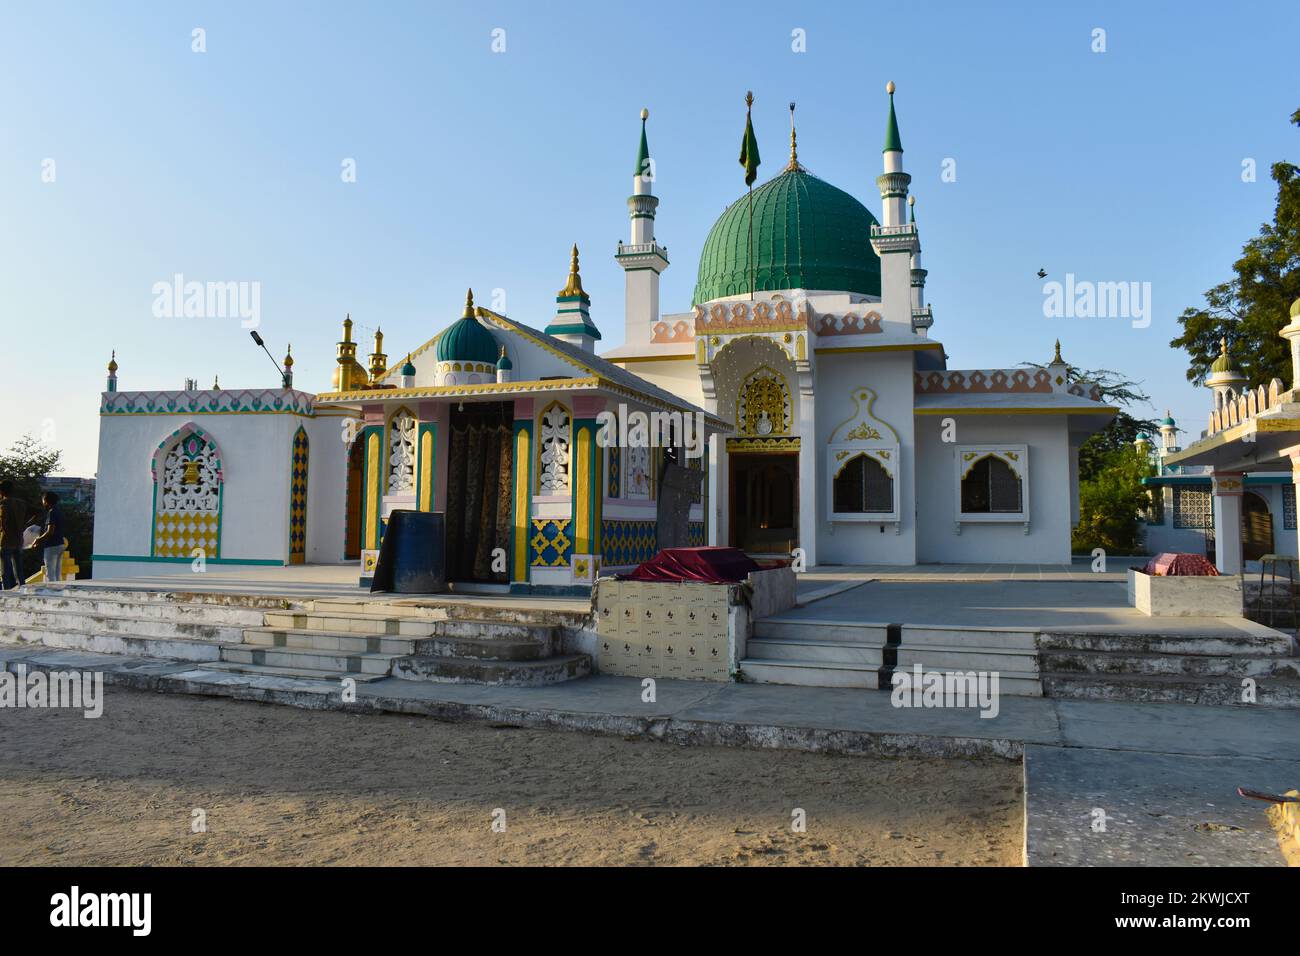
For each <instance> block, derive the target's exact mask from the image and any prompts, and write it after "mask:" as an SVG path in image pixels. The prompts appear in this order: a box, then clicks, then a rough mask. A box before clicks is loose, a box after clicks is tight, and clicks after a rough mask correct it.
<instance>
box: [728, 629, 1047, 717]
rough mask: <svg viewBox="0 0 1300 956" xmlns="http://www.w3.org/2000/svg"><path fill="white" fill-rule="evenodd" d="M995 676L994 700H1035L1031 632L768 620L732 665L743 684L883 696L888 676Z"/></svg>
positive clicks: (1037, 688) (1039, 688) (1038, 689)
mask: <svg viewBox="0 0 1300 956" xmlns="http://www.w3.org/2000/svg"><path fill="white" fill-rule="evenodd" d="M917 664H919V665H921V669H922V670H923V671H925V672H930V671H942V672H949V671H961V672H963V673H967V672H970V671H985V672H992V671H996V672H997V673H998V675H999V678H998V681H999V689H1000V691H1001V693H1005V694H1015V695H1021V696H1031V697H1038V696H1041V694H1042V685H1041V683H1040V682H1039V677H1038V661H1037V652H1036V650H1035V645H1034V633H1033V632H1032V631H1008V630H995V629H991V628H975V627H913V626H910V625H896V624H892V625H891V624H869V623H862V622H857V621H818V620H809V619H807V618H803V617H800V616H798V615H779V614H778V615H775V616H773V617H769V618H764V619H762V620H760V621H757V622H756V623H755V625H754V633H753V636H751V637H750V639H749V642H748V645H747V646H746V649H745V657H744V659H743V660H741V662H740V668H741V671H742V672H743V673H744V676H745V679H746V680H751V681H756V682H758V683H767V684H797V685H801V686H805V687H861V688H866V689H872V690H890V689H892V687H893V684H892V676H893V674H894V672H895V671H899V670H905V671H911V670H912V668H913V667H914V666H915V665H917Z"/></svg>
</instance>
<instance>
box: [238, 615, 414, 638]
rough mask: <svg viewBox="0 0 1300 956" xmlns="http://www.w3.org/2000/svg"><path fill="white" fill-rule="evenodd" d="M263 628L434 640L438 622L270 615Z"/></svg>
mask: <svg viewBox="0 0 1300 956" xmlns="http://www.w3.org/2000/svg"><path fill="white" fill-rule="evenodd" d="M262 623H263V625H264V626H266V627H271V628H279V629H282V630H284V629H287V630H295V631H326V632H331V633H344V634H367V635H375V636H389V637H411V638H414V637H430V636H432V635H433V634H434V633H436V630H435V622H433V621H430V620H421V619H418V618H395V617H381V616H379V615H375V614H342V613H334V612H328V613H323V612H320V611H267V612H266V616H265V619H264V620H263V622H262Z"/></svg>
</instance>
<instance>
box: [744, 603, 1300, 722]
mask: <svg viewBox="0 0 1300 956" xmlns="http://www.w3.org/2000/svg"><path fill="white" fill-rule="evenodd" d="M1294 654H1295V652H1294V650H1293V647H1292V638H1291V637H1290V636H1289V635H1287V634H1283V633H1279V632H1276V631H1271V630H1268V629H1265V628H1256V629H1255V632H1254V633H1251V632H1248V631H1245V630H1241V629H1238V628H1235V627H1233V626H1231V625H1226V624H1225V626H1224V628H1223V631H1222V632H1221V633H1219V634H1215V635H1209V636H1206V635H1196V636H1191V635H1184V636H1177V635H1171V634H1161V633H1150V634H1134V633H1117V632H1113V631H1112V632H1105V631H1096V632H1088V633H1072V632H1065V631H1059V630H1048V631H1035V630H1012V629H998V628H986V627H919V626H912V625H907V624H904V625H887V624H870V623H864V622H856V621H826V620H814V619H809V618H806V617H804V616H802V615H800V614H798V613H797V612H795V613H789V614H784V615H776V616H773V617H769V618H765V619H763V620H760V621H758V622H756V623H755V625H754V631H753V636H752V637H751V638H750V639H749V643H748V646H747V648H746V652H745V657H744V658H743V659H742V660H741V662H740V668H741V671H742V673H743V675H744V679H745V680H750V681H755V682H759V683H769V684H798V685H803V686H808V687H860V688H866V689H878V690H889V689H891V687H892V683H891V680H892V676H893V674H894V673H895V672H898V671H909V672H910V671H911V670H912V669H913V667H914V666H915V665H918V664H919V665H920V666H921V669H922V671H923V672H926V673H928V672H932V671H939V672H944V673H947V672H954V671H957V672H962V673H969V672H971V671H975V672H986V673H993V672H996V673H997V674H998V684H999V691H1000V693H1003V694H1012V695H1018V696H1031V697H1037V696H1046V697H1058V698H1076V699H1089V700H1132V701H1172V702H1180V703H1197V704H1241V703H1243V701H1242V691H1243V684H1242V681H1243V680H1244V679H1246V678H1251V679H1252V680H1253V681H1254V682H1255V684H1254V687H1255V692H1256V693H1255V703H1256V705H1262V706H1267V707H1300V658H1298V657H1296V656H1294Z"/></svg>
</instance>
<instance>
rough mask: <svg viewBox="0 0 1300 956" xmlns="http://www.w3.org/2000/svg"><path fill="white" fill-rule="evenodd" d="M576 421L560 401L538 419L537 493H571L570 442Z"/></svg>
mask: <svg viewBox="0 0 1300 956" xmlns="http://www.w3.org/2000/svg"><path fill="white" fill-rule="evenodd" d="M571 424H572V419H571V417H570V415H569V410H568V409H567V408H565V407H564V406H563V405H561V404H560V403H559V402H553V403H552V404H550V405H548V406H547V407H546V408H545V409H544V410H543V411H542V414H541V417H540V418H539V419H538V431H539V433H540V437H539V439H538V441H537V466H538V467H537V493H538V494H539V495H567V494H568V493H569V440H570V426H571Z"/></svg>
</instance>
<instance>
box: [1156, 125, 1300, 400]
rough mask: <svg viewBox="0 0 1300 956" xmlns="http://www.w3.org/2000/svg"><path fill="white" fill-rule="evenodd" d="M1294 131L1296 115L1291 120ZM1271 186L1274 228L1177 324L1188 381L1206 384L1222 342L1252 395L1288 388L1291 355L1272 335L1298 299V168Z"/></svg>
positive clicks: (1281, 173)
mask: <svg viewBox="0 0 1300 956" xmlns="http://www.w3.org/2000/svg"><path fill="white" fill-rule="evenodd" d="M1291 122H1292V124H1294V125H1296V126H1300V110H1297V111H1296V112H1295V113H1293V114H1292V116H1291ZM1271 175H1272V178H1273V181H1274V182H1275V183H1277V206H1276V208H1275V210H1274V213H1273V221H1272V222H1271V223H1264V224H1263V225H1262V226H1260V230H1259V235H1258V236H1256V237H1255V238H1253V239H1251V240H1250V241H1249V242H1247V243H1246V245H1245V246H1244V247H1242V250H1241V258H1239V259H1238V260H1237V261H1236V262H1234V263H1233V264H1232V271H1233V273H1234V276H1233V278H1231V279H1229V280H1228V281H1227V282H1221V283H1219V284H1218V285H1216V286H1215V287H1214V288H1212V289H1210V290H1209V291H1208V292H1206V293H1205V304H1204V305H1203V306H1200V307H1193V308H1188V309H1185V310H1184V311H1183V314H1182V315H1181V316H1179V317H1178V321H1179V322H1180V323H1181V324H1182V326H1183V333H1182V335H1180V336H1178V338H1176V339H1174V340H1173V341H1172V342H1170V343H1169V344H1170V345H1172V346H1174V347H1175V348H1181V349H1184V350H1186V352H1187V354H1188V355H1189V356H1191V363H1190V365H1189V366H1188V368H1187V379H1188V381H1190V382H1193V383H1195V384H1197V385H1202V384H1204V382H1205V377H1206V375H1208V374H1209V371H1210V364H1211V363H1212V362H1213V361H1214V359H1215V358H1216V357H1217V356H1218V354H1219V339H1220V338H1226V339H1227V340H1228V350H1229V352H1230V353H1231V355H1232V358H1233V362H1234V364H1235V366H1236V367H1237V368H1238V369H1240V371H1241V373H1242V374H1243V375H1245V376H1246V378H1247V380H1248V384H1249V386H1250V387H1251V388H1255V387H1257V386H1259V385H1267V384H1268V383H1269V382H1270V381H1271V380H1272V379H1274V378H1277V379H1281V381H1282V384H1283V386H1284V387H1286V388H1290V387H1291V385H1292V384H1293V383H1292V381H1291V376H1292V372H1291V356H1290V350H1289V347H1288V345H1287V343H1286V342H1285V341H1284V340H1283V339H1282V338H1281V337H1279V336H1278V334H1277V333H1278V330H1279V329H1281V328H1282V326H1284V325H1286V324H1287V323H1288V322H1289V321H1290V318H1289V312H1290V308H1291V303H1292V302H1294V301H1295V300H1296V299H1297V298H1300V168H1297V167H1296V166H1294V165H1292V164H1291V163H1287V162H1277V163H1274V164H1273V167H1272V173H1271Z"/></svg>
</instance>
